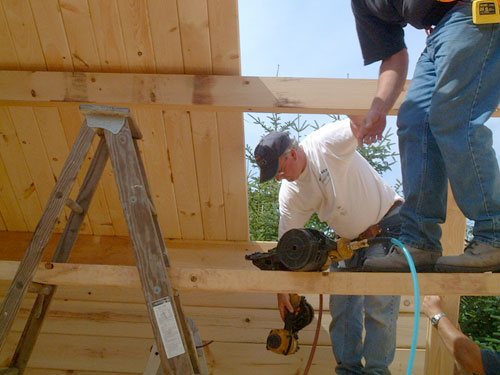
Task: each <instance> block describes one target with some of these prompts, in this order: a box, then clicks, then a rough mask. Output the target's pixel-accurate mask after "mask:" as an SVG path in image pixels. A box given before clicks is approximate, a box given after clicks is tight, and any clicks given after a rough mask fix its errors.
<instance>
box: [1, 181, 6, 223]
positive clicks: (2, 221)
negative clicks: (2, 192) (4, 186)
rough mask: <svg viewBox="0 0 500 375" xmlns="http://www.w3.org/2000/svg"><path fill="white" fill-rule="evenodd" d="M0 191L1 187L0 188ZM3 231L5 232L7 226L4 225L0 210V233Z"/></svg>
mask: <svg viewBox="0 0 500 375" xmlns="http://www.w3.org/2000/svg"><path fill="white" fill-rule="evenodd" d="M0 189H1V187H0ZM0 204H1V203H0ZM5 230H7V225H6V224H5V221H4V220H3V215H2V210H1V208H0V231H5Z"/></svg>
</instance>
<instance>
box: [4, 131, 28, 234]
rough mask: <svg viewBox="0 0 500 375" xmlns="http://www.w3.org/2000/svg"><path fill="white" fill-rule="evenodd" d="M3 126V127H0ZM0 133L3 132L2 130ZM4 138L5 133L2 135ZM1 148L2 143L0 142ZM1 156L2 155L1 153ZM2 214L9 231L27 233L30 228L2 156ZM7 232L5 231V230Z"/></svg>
mask: <svg viewBox="0 0 500 375" xmlns="http://www.w3.org/2000/svg"><path fill="white" fill-rule="evenodd" d="M0 126H1V125H0ZM0 133H2V131H1V130H0ZM0 135H2V136H3V133H2V134H0ZM0 147H2V146H1V141H0ZM0 154H1V153H0ZM0 191H1V194H0V212H1V213H2V217H3V220H4V222H5V227H6V229H7V230H9V231H26V230H27V229H28V228H27V226H26V222H25V221H24V217H23V213H22V212H21V208H20V207H19V204H18V203H17V199H16V195H15V193H14V189H13V188H12V184H11V182H10V180H9V177H8V175H7V169H6V168H5V164H4V161H3V160H2V157H1V155H0ZM4 230H5V229H4Z"/></svg>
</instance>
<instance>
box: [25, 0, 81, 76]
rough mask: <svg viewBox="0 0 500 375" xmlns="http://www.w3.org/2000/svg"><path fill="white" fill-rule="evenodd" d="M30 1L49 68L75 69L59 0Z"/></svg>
mask: <svg viewBox="0 0 500 375" xmlns="http://www.w3.org/2000/svg"><path fill="white" fill-rule="evenodd" d="M30 1H31V8H32V10H33V16H34V18H35V23H36V26H37V30H38V35H39V36H40V43H41V45H42V49H43V54H44V56H45V62H46V64H47V68H48V69H49V70H56V71H68V72H71V71H73V62H72V60H71V52H70V50H69V46H68V41H67V40H66V33H65V30H64V23H63V20H62V17H61V9H60V8H59V2H58V0H30Z"/></svg>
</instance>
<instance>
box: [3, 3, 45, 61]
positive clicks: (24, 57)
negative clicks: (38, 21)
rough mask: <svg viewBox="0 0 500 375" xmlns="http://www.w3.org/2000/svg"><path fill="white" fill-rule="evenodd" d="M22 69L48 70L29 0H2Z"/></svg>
mask: <svg viewBox="0 0 500 375" xmlns="http://www.w3.org/2000/svg"><path fill="white" fill-rule="evenodd" d="M1 5H2V6H3V9H4V11H5V16H6V18H7V23H8V25H9V31H10V35H11V36H12V39H13V41H14V46H15V49H16V54H17V57H18V60H19V64H20V65H21V68H22V69H26V70H47V66H46V64H45V57H44V55H43V51H42V46H41V45H40V39H39V35H38V32H37V29H36V25H35V21H34V19H33V14H32V11H31V5H30V3H29V0H5V1H2V2H1Z"/></svg>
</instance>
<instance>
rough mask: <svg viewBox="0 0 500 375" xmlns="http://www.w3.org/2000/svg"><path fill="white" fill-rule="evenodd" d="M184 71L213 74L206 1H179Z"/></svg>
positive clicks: (187, 72)
mask: <svg viewBox="0 0 500 375" xmlns="http://www.w3.org/2000/svg"><path fill="white" fill-rule="evenodd" d="M177 8H178V14H179V26H180V30H181V42H182V54H183V59H184V72H185V73H186V74H211V73H212V63H211V55H210V35H209V25H208V9H207V4H206V2H205V1H199V0H182V1H177Z"/></svg>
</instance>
